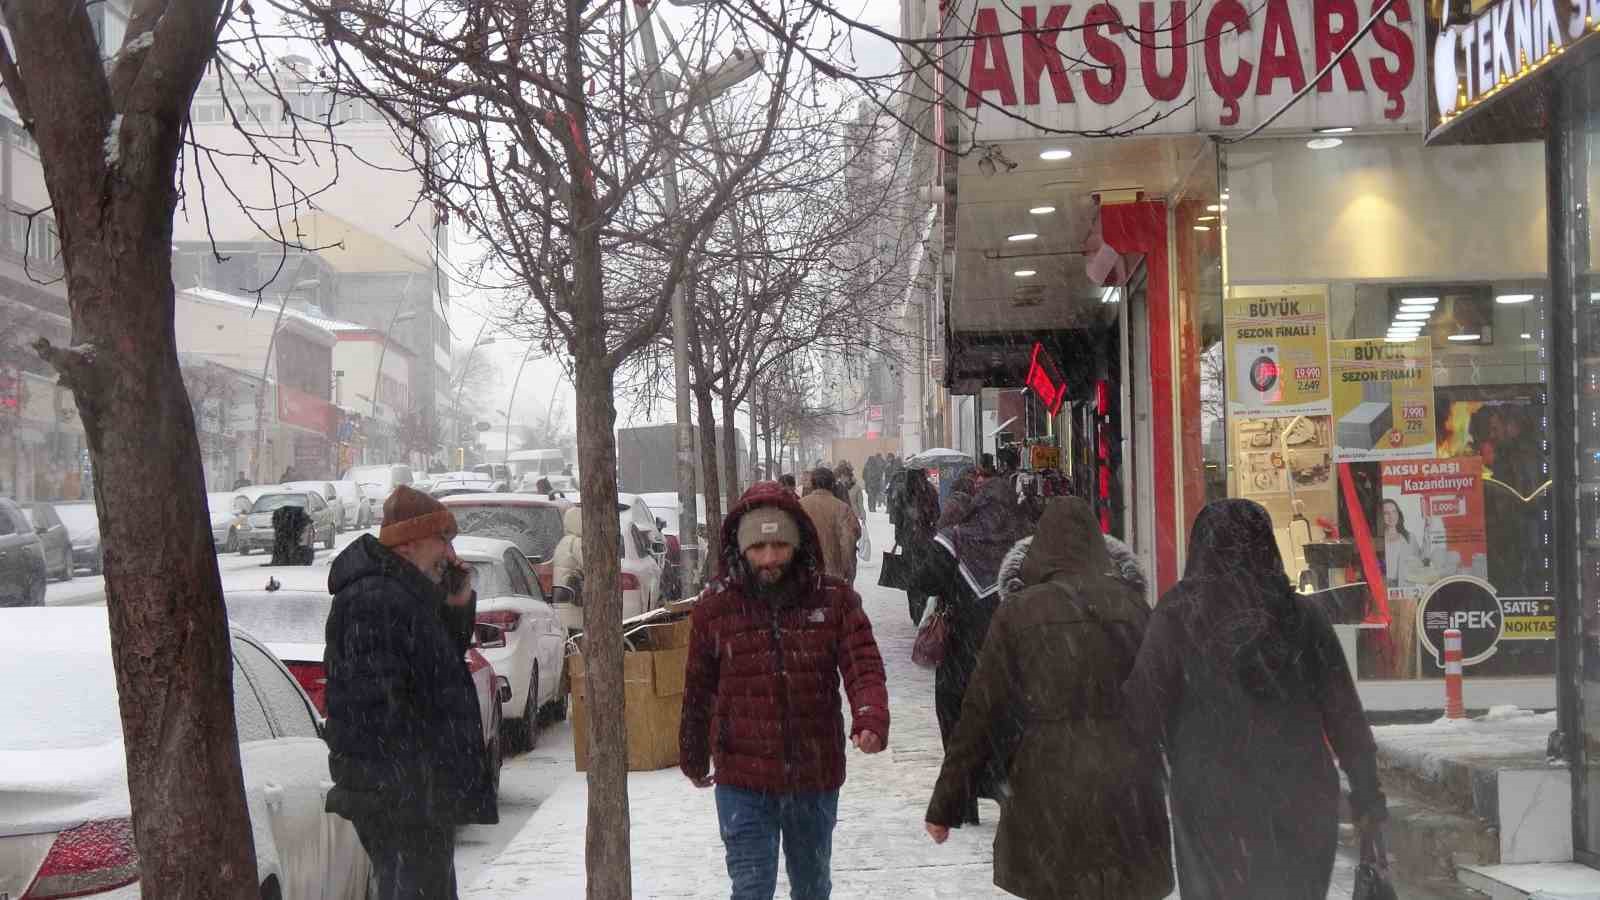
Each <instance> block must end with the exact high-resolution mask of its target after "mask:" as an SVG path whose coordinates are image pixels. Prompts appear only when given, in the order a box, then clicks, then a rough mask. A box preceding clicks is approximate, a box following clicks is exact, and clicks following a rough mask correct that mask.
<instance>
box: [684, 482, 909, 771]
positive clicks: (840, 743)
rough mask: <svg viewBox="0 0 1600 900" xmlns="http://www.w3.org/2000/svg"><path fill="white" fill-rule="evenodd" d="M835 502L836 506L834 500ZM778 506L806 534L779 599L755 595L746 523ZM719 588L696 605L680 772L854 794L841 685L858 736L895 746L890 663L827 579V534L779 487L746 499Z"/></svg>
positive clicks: (731, 516)
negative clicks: (743, 536) (788, 586)
mask: <svg viewBox="0 0 1600 900" xmlns="http://www.w3.org/2000/svg"><path fill="white" fill-rule="evenodd" d="M829 499H832V498H831V497H830V498H829ZM761 506H776V507H778V508H780V509H782V510H784V511H785V512H787V513H789V514H790V515H791V516H793V517H794V519H795V523H796V524H797V525H798V526H799V529H800V546H798V547H796V548H795V555H794V562H793V566H794V572H793V579H794V581H793V585H794V589H793V590H790V591H787V592H783V593H780V594H778V595H777V596H776V598H775V599H768V597H766V596H762V595H758V594H756V593H755V592H753V591H752V590H750V588H749V583H748V578H749V577H750V576H749V570H748V566H747V565H746V564H745V562H744V558H743V556H742V555H741V554H740V552H739V522H740V520H741V519H742V518H743V517H744V515H745V514H746V513H747V512H749V511H750V510H752V509H755V508H757V507H761ZM722 546H723V553H722V558H721V559H720V560H719V561H718V573H717V577H716V579H715V580H714V581H713V582H712V583H711V584H710V585H709V586H708V587H707V588H706V590H705V592H704V593H702V594H701V595H700V598H699V600H698V601H697V602H696V603H695V607H694V613H693V617H692V631H691V635H690V638H689V660H688V665H687V667H686V669H685V673H684V694H683V719H682V723H681V725H680V727H679V731H678V744H679V750H680V766H681V768H682V769H683V773H684V774H685V775H687V776H689V777H690V778H692V779H700V778H704V777H705V776H706V775H707V774H708V773H709V772H710V771H711V765H712V763H713V761H714V762H715V764H716V780H717V783H718V784H725V785H730V786H732V787H738V788H743V789H745V790H751V791H759V792H763V793H772V794H783V793H792V792H800V791H833V790H838V789H839V787H840V786H841V785H843V784H844V778H845V759H844V745H845V727H844V718H843V716H842V715H841V713H840V704H839V683H840V676H843V682H844V688H845V692H846V693H847V694H848V695H849V698H850V710H851V717H852V720H853V721H852V724H851V727H850V732H849V733H850V734H851V735H855V734H858V733H860V732H862V731H872V732H874V733H876V734H877V735H879V736H880V737H881V738H883V740H884V742H885V744H887V742H888V739H889V695H888V690H887V688H886V687H885V683H884V671H883V658H882V657H881V656H880V655H879V654H878V645H877V642H876V641H874V640H873V637H872V623H871V622H870V621H868V619H867V615H866V613H865V612H863V611H862V609H861V597H860V596H859V595H858V594H856V592H855V591H854V590H852V589H851V588H850V586H849V585H848V584H845V583H844V582H843V581H841V580H839V579H837V578H833V577H831V576H829V575H827V574H826V573H825V571H824V569H823V562H822V559H823V557H822V547H821V544H820V542H819V539H818V537H817V529H816V527H815V526H814V525H813V524H812V522H811V519H810V517H809V516H807V515H806V513H805V510H804V509H803V508H802V507H801V506H800V501H799V500H797V499H795V497H794V495H793V494H791V493H789V491H788V490H787V489H785V488H784V487H783V486H782V485H779V484H777V483H776V482H761V483H759V484H757V485H755V486H754V487H752V488H750V490H748V491H746V492H745V494H744V496H743V497H742V498H740V500H739V502H738V503H737V504H735V505H734V507H733V509H732V511H730V512H729V513H728V516H727V518H726V519H724V520H723V523H722Z"/></svg>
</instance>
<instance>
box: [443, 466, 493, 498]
mask: <svg viewBox="0 0 1600 900" xmlns="http://www.w3.org/2000/svg"><path fill="white" fill-rule="evenodd" d="M506 490H507V488H506V483H505V482H504V481H497V480H495V479H493V478H490V477H489V476H487V475H484V474H482V473H480V472H442V473H440V474H438V475H435V476H433V484H432V486H431V487H430V488H429V490H428V493H430V494H432V495H433V496H434V497H435V498H440V497H453V496H455V495H456V494H500V493H504V492H505V491H506Z"/></svg>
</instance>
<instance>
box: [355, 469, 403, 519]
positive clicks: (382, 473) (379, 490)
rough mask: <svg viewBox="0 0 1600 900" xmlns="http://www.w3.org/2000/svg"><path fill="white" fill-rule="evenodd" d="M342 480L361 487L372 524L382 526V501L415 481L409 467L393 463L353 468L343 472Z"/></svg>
mask: <svg viewBox="0 0 1600 900" xmlns="http://www.w3.org/2000/svg"><path fill="white" fill-rule="evenodd" d="M344 480H345V481H354V482H355V483H357V484H359V485H361V492H362V493H363V494H364V495H366V498H367V507H368V509H370V510H371V521H372V523H373V524H375V525H382V524H383V503H384V501H385V500H388V499H389V495H390V494H392V493H394V489H395V488H396V487H398V486H400V485H402V484H411V483H412V482H413V481H414V480H415V479H414V478H413V476H412V474H411V467H410V466H408V465H405V464H403V463H394V464H392V465H384V466H353V467H351V468H350V469H348V470H346V471H345V473H344Z"/></svg>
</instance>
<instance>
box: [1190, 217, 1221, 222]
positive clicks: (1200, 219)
mask: <svg viewBox="0 0 1600 900" xmlns="http://www.w3.org/2000/svg"><path fill="white" fill-rule="evenodd" d="M1219 218H1221V216H1196V217H1195V221H1196V222H1215V221H1216V220H1217V219H1219Z"/></svg>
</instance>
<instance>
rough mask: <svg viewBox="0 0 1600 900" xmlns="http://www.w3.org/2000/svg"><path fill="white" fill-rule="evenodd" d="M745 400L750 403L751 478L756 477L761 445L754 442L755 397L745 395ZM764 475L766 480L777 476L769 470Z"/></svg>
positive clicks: (775, 478)
mask: <svg viewBox="0 0 1600 900" xmlns="http://www.w3.org/2000/svg"><path fill="white" fill-rule="evenodd" d="M746 400H747V401H748V402H749V404H750V477H751V478H752V479H753V478H755V477H756V469H757V468H759V467H760V465H761V462H760V460H759V458H758V454H760V453H761V447H760V445H759V444H757V443H756V398H755V397H747V398H746ZM765 476H766V477H765V480H767V481H776V480H777V477H778V476H777V475H775V474H773V473H771V472H767V473H765Z"/></svg>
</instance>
